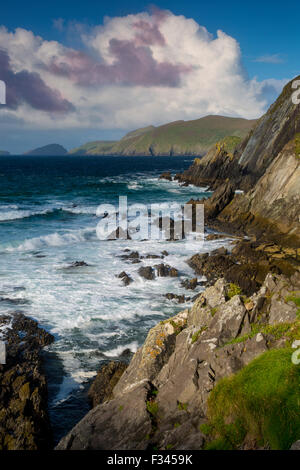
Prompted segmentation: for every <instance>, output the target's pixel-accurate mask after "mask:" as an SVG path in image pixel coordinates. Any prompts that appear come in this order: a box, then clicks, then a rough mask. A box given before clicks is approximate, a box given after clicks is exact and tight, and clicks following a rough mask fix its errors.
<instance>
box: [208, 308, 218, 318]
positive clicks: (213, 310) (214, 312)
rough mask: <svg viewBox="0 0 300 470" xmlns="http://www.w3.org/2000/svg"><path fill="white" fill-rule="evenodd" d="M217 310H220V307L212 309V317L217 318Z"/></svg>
mask: <svg viewBox="0 0 300 470" xmlns="http://www.w3.org/2000/svg"><path fill="white" fill-rule="evenodd" d="M217 310H218V307H214V308H212V309H211V311H210V313H211V316H212V317H214V316H215V314H216V311H217Z"/></svg>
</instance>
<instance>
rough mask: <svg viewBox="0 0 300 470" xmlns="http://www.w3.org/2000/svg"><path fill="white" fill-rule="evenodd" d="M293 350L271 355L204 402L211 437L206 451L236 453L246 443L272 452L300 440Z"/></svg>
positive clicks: (298, 375)
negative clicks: (234, 450)
mask: <svg viewBox="0 0 300 470" xmlns="http://www.w3.org/2000/svg"><path fill="white" fill-rule="evenodd" d="M292 352H293V350H292V349H291V348H285V349H279V350H271V351H267V352H266V353H264V354H262V355H261V356H259V357H258V358H256V359H254V360H253V361H251V362H250V364H248V365H247V366H246V367H244V368H243V369H242V370H241V371H240V372H238V373H237V374H235V375H233V376H231V377H229V378H225V379H223V380H221V381H220V382H219V383H218V384H217V385H216V386H215V388H214V389H213V391H212V392H211V394H210V396H209V400H208V417H209V420H210V423H209V424H210V425H211V426H212V428H213V431H212V432H211V435H210V442H209V443H208V444H207V446H206V448H207V449H217V448H218V449H223V448H226V449H228V448H232V449H237V448H239V446H240V445H241V444H242V443H243V442H244V440H245V437H246V436H247V438H249V439H250V440H251V441H256V442H259V443H260V444H261V445H263V446H270V447H271V449H289V447H290V446H291V444H292V443H293V442H294V441H296V440H297V439H299V435H300V413H299V398H300V396H299V390H300V368H299V366H296V365H294V364H293V363H292V361H291V355H292Z"/></svg>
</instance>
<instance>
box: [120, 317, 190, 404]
mask: <svg viewBox="0 0 300 470" xmlns="http://www.w3.org/2000/svg"><path fill="white" fill-rule="evenodd" d="M187 315H188V311H187V310H184V311H182V312H180V313H178V314H177V315H175V316H174V317H172V318H170V319H168V320H165V321H164V322H160V323H159V324H158V325H156V326H155V327H154V328H152V329H151V330H150V331H149V333H148V336H147V338H146V341H145V343H144V345H143V346H142V347H141V348H140V349H138V351H137V352H136V353H135V355H134V357H133V359H132V361H131V363H130V365H129V367H128V368H127V369H126V371H125V372H124V374H123V376H122V377H121V380H120V381H119V383H118V384H117V386H116V387H115V389H114V396H118V395H120V394H122V393H124V391H125V390H127V389H128V387H129V388H130V387H131V386H132V384H134V383H138V382H140V381H142V380H148V381H152V380H153V378H154V377H155V376H156V375H157V373H158V372H159V370H160V369H161V368H162V366H163V365H164V364H165V363H166V362H167V360H168V358H169V357H170V355H171V354H172V353H173V350H174V347H175V342H176V336H177V334H179V332H180V331H181V329H183V328H184V327H185V326H186V319H187Z"/></svg>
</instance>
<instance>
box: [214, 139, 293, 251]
mask: <svg viewBox="0 0 300 470" xmlns="http://www.w3.org/2000/svg"><path fill="white" fill-rule="evenodd" d="M296 138H297V135H296V136H294V137H293V139H292V140H290V141H289V142H288V143H287V144H286V145H285V146H284V148H283V149H282V150H281V151H280V152H279V154H278V155H277V156H276V157H275V158H274V159H273V160H272V162H271V164H270V165H269V166H268V168H267V170H266V171H265V173H264V175H263V176H262V177H261V178H260V179H259V180H258V182H257V183H256V185H255V186H254V188H253V189H251V190H250V191H248V192H247V193H246V194H243V195H236V196H235V198H234V199H233V201H232V202H231V204H230V205H228V206H226V207H225V208H224V210H223V211H222V212H221V213H220V214H219V216H218V218H219V220H220V221H223V222H225V223H229V224H230V225H231V226H233V227H240V228H243V230H244V231H245V232H247V233H248V234H250V235H251V234H253V235H256V236H258V237H259V238H265V239H267V238H269V239H270V238H271V239H273V240H277V241H279V242H281V243H288V244H293V245H294V246H299V240H300V220H299V207H300V159H299V157H298V155H297V151H296Z"/></svg>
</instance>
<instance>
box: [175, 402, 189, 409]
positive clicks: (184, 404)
mask: <svg viewBox="0 0 300 470" xmlns="http://www.w3.org/2000/svg"><path fill="white" fill-rule="evenodd" d="M177 408H178V409H179V410H180V411H187V408H188V404H187V403H181V402H180V401H179V402H178V403H177Z"/></svg>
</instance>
